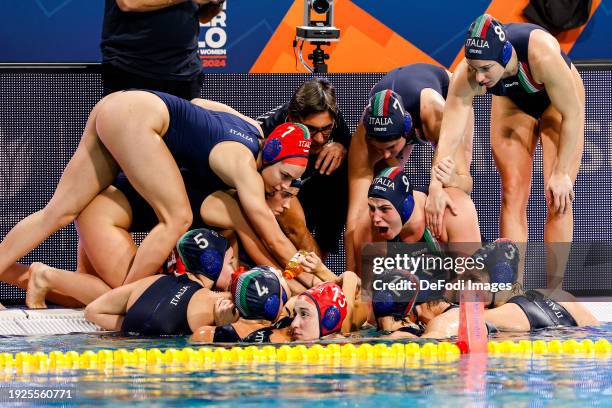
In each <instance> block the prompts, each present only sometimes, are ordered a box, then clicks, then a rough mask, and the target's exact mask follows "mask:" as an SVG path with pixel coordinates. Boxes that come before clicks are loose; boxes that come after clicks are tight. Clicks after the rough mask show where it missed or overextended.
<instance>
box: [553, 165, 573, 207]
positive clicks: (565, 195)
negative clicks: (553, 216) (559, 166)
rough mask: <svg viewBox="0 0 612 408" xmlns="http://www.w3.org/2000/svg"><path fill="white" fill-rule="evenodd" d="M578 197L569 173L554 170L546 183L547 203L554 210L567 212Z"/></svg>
mask: <svg viewBox="0 0 612 408" xmlns="http://www.w3.org/2000/svg"><path fill="white" fill-rule="evenodd" d="M574 198H576V196H575V194H574V186H573V184H572V179H571V178H570V176H569V174H567V173H557V172H554V173H553V174H552V175H551V176H550V179H549V180H548V184H547V185H546V203H547V204H548V206H549V208H551V209H552V211H553V212H555V213H557V214H565V213H566V212H567V211H569V210H570V208H571V206H572V202H573V201H574Z"/></svg>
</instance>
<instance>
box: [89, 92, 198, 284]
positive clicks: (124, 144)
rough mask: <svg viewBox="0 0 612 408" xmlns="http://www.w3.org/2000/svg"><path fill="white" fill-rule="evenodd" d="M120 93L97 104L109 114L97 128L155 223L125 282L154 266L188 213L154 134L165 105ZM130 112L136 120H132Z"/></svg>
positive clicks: (160, 129)
mask: <svg viewBox="0 0 612 408" xmlns="http://www.w3.org/2000/svg"><path fill="white" fill-rule="evenodd" d="M126 95H128V96H129V98H114V99H111V100H109V101H108V102H107V103H106V104H105V105H104V106H103V109H104V110H106V109H108V110H109V111H111V112H112V113H113V115H105V116H104V120H98V121H97V130H98V134H99V135H100V139H101V140H102V141H103V142H104V143H105V145H106V146H109V151H110V152H111V153H112V155H113V157H114V158H115V159H116V160H117V163H118V164H119V165H120V166H121V168H122V169H123V171H124V172H125V174H126V176H127V177H128V179H129V180H130V183H131V184H132V186H133V187H134V188H135V189H136V191H138V193H139V194H140V195H141V196H142V197H143V198H144V199H145V200H146V201H147V202H148V203H149V204H150V205H151V207H153V209H154V210H155V213H156V214H157V216H158V218H159V224H158V225H156V226H155V227H154V228H153V229H152V230H151V232H150V233H149V235H147V237H146V238H145V239H144V240H143V242H142V243H141V245H140V247H139V248H138V251H137V253H136V256H135V258H134V263H133V264H132V266H131V268H130V271H129V272H128V275H127V277H126V280H125V282H124V283H129V282H133V281H135V280H137V279H140V278H142V277H145V276H150V275H153V274H155V273H156V272H157V271H158V270H159V268H160V266H161V265H162V263H163V262H164V260H165V259H166V257H167V256H168V254H169V253H170V252H171V251H172V248H173V247H174V245H175V244H176V241H177V240H178V238H179V237H180V236H181V234H183V233H184V232H185V231H187V229H188V228H189V226H190V225H191V222H192V218H193V215H192V214H191V208H190V206H189V200H188V198H187V192H186V191H185V185H184V183H183V179H182V177H181V174H180V172H179V169H178V167H177V165H176V162H175V161H174V158H173V157H172V154H171V153H170V151H169V150H168V148H167V147H166V146H165V144H164V143H163V141H162V139H161V137H160V135H163V134H165V132H166V130H167V127H168V123H169V114H168V110H167V108H166V106H165V105H164V103H163V102H162V101H161V100H160V99H159V98H157V97H156V96H154V95H152V94H150V93H147V92H141V91H134V92H127V93H126ZM134 117H137V118H139V119H140V120H139V121H135V120H133V118H134ZM144 158H146V159H144Z"/></svg>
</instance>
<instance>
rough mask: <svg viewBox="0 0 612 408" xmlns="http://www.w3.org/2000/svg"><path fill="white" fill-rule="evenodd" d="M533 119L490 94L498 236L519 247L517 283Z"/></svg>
mask: <svg viewBox="0 0 612 408" xmlns="http://www.w3.org/2000/svg"><path fill="white" fill-rule="evenodd" d="M537 126H538V124H537V121H536V120H535V119H534V118H532V117H531V116H529V115H527V114H526V113H524V112H522V111H520V110H519V109H518V108H517V107H516V105H514V103H513V102H512V101H510V100H509V99H508V98H505V97H498V96H494V97H493V103H492V108H491V149H492V150H493V157H494V159H495V164H496V165H497V169H498V170H499V173H500V177H501V184H502V208H501V212H500V219H499V227H500V237H503V238H509V239H511V240H513V241H514V242H516V243H517V244H518V245H519V248H520V249H521V263H520V265H519V274H518V275H519V276H518V278H519V283H520V284H522V283H523V275H524V269H525V243H526V242H527V235H528V228H527V202H528V200H529V193H530V191H531V176H532V166H533V156H534V154H535V149H536V145H537V142H538V134H537Z"/></svg>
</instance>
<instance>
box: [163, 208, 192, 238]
mask: <svg viewBox="0 0 612 408" xmlns="http://www.w3.org/2000/svg"><path fill="white" fill-rule="evenodd" d="M161 221H162V222H164V223H165V224H166V225H168V227H169V228H170V229H171V230H172V231H175V232H176V233H178V234H183V233H185V232H187V230H188V229H189V227H191V224H193V212H192V211H191V209H190V208H188V207H187V208H181V209H177V210H176V211H173V212H172V213H170V216H169V217H167V218H166V219H165V220H161Z"/></svg>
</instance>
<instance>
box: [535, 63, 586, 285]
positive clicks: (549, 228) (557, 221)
mask: <svg viewBox="0 0 612 408" xmlns="http://www.w3.org/2000/svg"><path fill="white" fill-rule="evenodd" d="M575 76H578V79H577V81H579V82H580V83H579V84H577V85H578V86H579V89H580V91H579V94H580V100H581V102H582V106H583V107H584V103H585V95H584V86H583V85H582V81H581V80H580V76H579V75H578V73H577V72H575ZM561 121H562V117H561V114H560V113H559V111H557V110H556V109H555V108H554V107H553V106H549V107H548V109H546V111H545V112H544V114H543V115H542V119H541V121H540V122H541V125H540V129H541V138H542V153H543V158H544V186H546V185H547V184H548V180H549V178H550V176H551V174H552V171H553V169H554V167H555V165H556V161H557V147H558V146H559V142H560V141H559V136H560V133H561ZM580 132H581V134H580V136H579V140H578V145H577V146H576V147H575V148H574V149H573V151H574V156H573V165H572V168H571V170H570V175H569V176H570V177H571V179H572V183H575V182H576V177H577V175H578V170H579V168H580V162H581V160H582V152H583V150H584V114H583V115H582V117H581V122H580ZM573 232H574V214H573V210H572V207H571V206H570V208H569V211H566V212H565V214H558V213H555V212H553V211H552V205H551V204H549V205H548V212H547V217H546V224H544V242H546V243H547V245H546V275H547V287H548V288H550V289H553V290H557V289H558V290H561V286H562V285H563V276H564V275H565V267H566V265H567V260H568V257H569V251H570V244H571V242H572V240H573Z"/></svg>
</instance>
